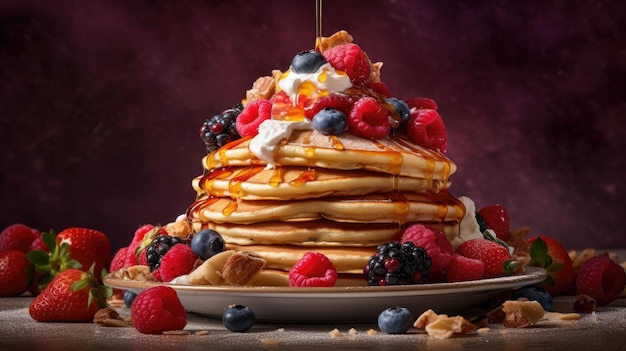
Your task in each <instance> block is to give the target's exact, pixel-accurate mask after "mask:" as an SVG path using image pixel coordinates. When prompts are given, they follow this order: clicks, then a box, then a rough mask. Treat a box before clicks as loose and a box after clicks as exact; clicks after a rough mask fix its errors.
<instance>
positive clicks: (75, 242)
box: [56, 227, 111, 278]
mask: <svg viewBox="0 0 626 351" xmlns="http://www.w3.org/2000/svg"><path fill="white" fill-rule="evenodd" d="M56 241H57V245H62V244H63V243H67V244H68V245H69V246H68V251H69V254H70V257H71V258H72V259H74V260H76V261H78V262H80V264H81V265H82V269H83V270H85V271H86V270H87V269H89V267H90V266H91V265H92V264H93V263H95V268H94V272H95V273H94V274H95V275H96V277H97V278H99V277H100V276H101V274H102V270H103V269H106V268H107V267H108V265H107V262H108V260H109V257H110V255H111V243H110V242H109V238H108V237H107V236H106V235H105V234H104V233H102V232H100V231H98V230H95V229H89V228H80V227H72V228H67V229H65V230H63V231H61V232H60V233H59V234H58V235H57V237H56Z"/></svg>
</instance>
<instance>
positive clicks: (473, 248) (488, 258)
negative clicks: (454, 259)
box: [455, 239, 511, 278]
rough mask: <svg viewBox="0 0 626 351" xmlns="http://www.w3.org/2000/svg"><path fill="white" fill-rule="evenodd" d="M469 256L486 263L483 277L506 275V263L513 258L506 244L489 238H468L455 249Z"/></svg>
mask: <svg viewBox="0 0 626 351" xmlns="http://www.w3.org/2000/svg"><path fill="white" fill-rule="evenodd" d="M455 252H456V253H457V254H459V255H462V256H465V257H467V258H473V259H477V260H480V261H482V262H483V263H484V264H485V271H484V273H483V278H493V277H498V276H502V275H505V274H506V273H507V270H506V269H505V263H507V261H509V260H510V259H511V254H510V253H509V250H507V249H506V248H505V247H504V246H502V245H500V244H498V243H496V242H494V241H491V240H487V239H472V240H468V241H466V242H464V243H462V244H461V245H459V247H457V248H456V251H455Z"/></svg>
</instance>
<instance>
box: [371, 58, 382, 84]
mask: <svg viewBox="0 0 626 351" xmlns="http://www.w3.org/2000/svg"><path fill="white" fill-rule="evenodd" d="M381 68H383V63H382V62H374V63H372V64H371V65H370V77H369V81H370V82H371V83H378V82H380V70H381Z"/></svg>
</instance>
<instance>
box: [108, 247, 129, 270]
mask: <svg viewBox="0 0 626 351" xmlns="http://www.w3.org/2000/svg"><path fill="white" fill-rule="evenodd" d="M127 256H128V246H124V247H122V248H121V249H119V250H117V252H116V253H115V255H113V259H111V263H110V264H109V272H116V271H118V270H119V269H120V268H124V262H126V257H127Z"/></svg>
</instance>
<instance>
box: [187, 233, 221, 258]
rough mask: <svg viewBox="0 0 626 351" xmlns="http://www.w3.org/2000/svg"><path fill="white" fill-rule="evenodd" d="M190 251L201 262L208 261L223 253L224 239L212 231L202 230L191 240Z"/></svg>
mask: <svg viewBox="0 0 626 351" xmlns="http://www.w3.org/2000/svg"><path fill="white" fill-rule="evenodd" d="M190 246H191V251H193V253H194V254H196V256H198V257H199V258H200V259H201V260H208V259H209V258H211V257H213V256H214V255H216V254H218V253H220V252H222V251H224V248H225V246H224V239H223V238H222V236H221V235H220V233H218V232H216V231H215V230H212V229H202V230H200V231H199V232H197V233H196V234H194V235H193V238H191V244H190Z"/></svg>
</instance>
